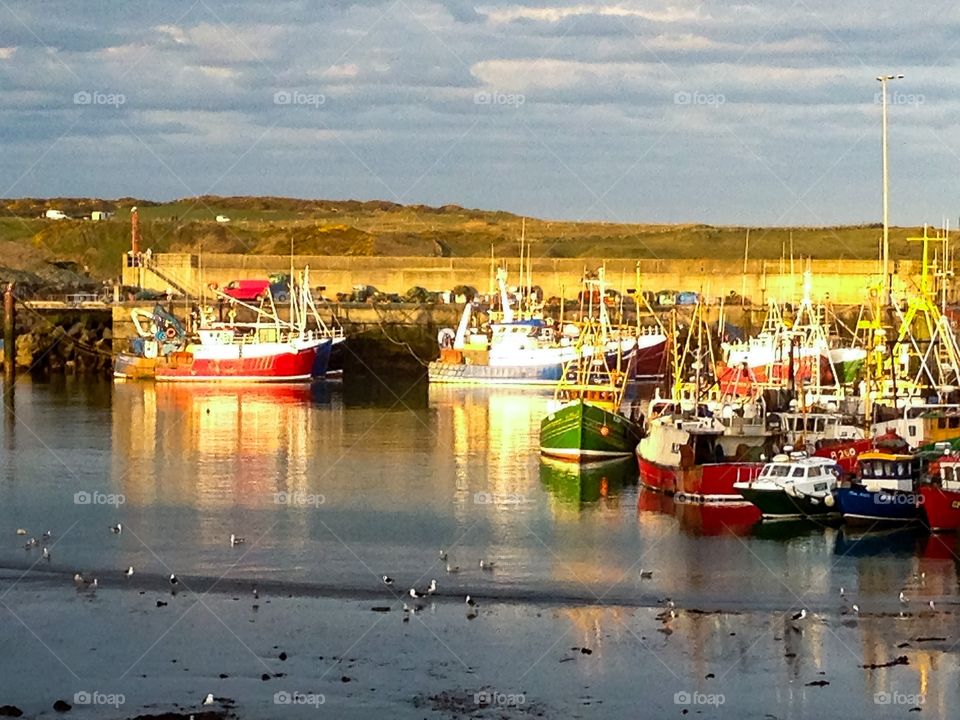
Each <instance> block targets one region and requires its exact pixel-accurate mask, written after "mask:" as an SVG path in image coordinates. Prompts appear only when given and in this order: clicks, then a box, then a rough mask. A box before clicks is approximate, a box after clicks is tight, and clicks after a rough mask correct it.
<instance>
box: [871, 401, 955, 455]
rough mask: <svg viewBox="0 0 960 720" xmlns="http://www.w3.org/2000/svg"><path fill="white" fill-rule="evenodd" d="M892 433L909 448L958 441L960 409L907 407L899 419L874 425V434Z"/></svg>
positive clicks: (926, 405) (953, 406)
mask: <svg viewBox="0 0 960 720" xmlns="http://www.w3.org/2000/svg"><path fill="white" fill-rule="evenodd" d="M890 430H893V431H894V432H896V433H897V434H898V435H899V436H900V437H902V438H904V439H905V440H906V441H907V442H908V443H909V444H910V446H911V447H917V446H918V445H926V444H929V443H935V442H940V441H942V440H952V439H954V438H957V437H960V407H957V406H956V405H941V404H922V405H910V406H907V407H906V408H904V409H903V412H902V414H901V415H900V416H899V417H896V418H893V419H886V420H882V421H879V422H876V423H874V425H873V434H874V435H880V434H883V433H884V432H889V431H890Z"/></svg>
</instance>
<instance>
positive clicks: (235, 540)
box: [230, 533, 247, 547]
mask: <svg viewBox="0 0 960 720" xmlns="http://www.w3.org/2000/svg"><path fill="white" fill-rule="evenodd" d="M246 541H247V539H246V538H242V537H237V536H236V535H234V534H233V533H230V547H234V546H235V545H243V544H244V543H245V542H246Z"/></svg>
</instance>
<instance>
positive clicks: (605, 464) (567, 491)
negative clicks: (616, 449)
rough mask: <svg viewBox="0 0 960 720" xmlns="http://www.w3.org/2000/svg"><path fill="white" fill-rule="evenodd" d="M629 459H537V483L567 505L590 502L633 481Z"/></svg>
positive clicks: (633, 475) (613, 492)
mask: <svg viewBox="0 0 960 720" xmlns="http://www.w3.org/2000/svg"><path fill="white" fill-rule="evenodd" d="M636 479H637V475H636V471H635V469H634V466H633V463H632V462H631V461H630V458H617V459H614V460H605V461H601V462H597V463H591V464H589V465H573V464H571V463H566V462H563V461H562V460H554V459H552V458H547V457H542V458H540V482H542V483H543V485H544V487H545V488H546V489H547V490H548V491H549V492H550V493H551V494H552V495H554V496H555V497H556V498H557V499H558V500H560V501H561V502H564V503H568V504H571V505H579V504H581V503H594V502H597V501H598V500H600V498H605V497H610V496H613V495H617V494H618V493H619V492H620V489H621V488H622V487H623V486H624V485H630V484H632V483H634V482H636Z"/></svg>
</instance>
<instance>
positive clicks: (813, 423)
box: [767, 412, 865, 445]
mask: <svg viewBox="0 0 960 720" xmlns="http://www.w3.org/2000/svg"><path fill="white" fill-rule="evenodd" d="M767 425H768V426H770V427H778V428H779V429H780V431H781V432H782V433H784V435H785V441H786V442H787V443H789V444H790V445H797V444H799V443H800V442H801V441H807V442H813V443H815V442H816V441H817V440H862V439H863V438H864V437H865V435H864V432H863V430H861V429H860V428H859V427H857V426H856V425H853V424H851V423H849V422H847V421H846V418H845V417H844V416H843V415H840V414H838V413H829V412H809V413H804V412H781V413H771V414H770V415H768V416H767Z"/></svg>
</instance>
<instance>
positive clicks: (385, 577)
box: [380, 575, 393, 585]
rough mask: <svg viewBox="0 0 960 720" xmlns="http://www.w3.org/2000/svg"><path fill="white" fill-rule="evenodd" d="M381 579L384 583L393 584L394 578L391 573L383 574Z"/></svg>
mask: <svg viewBox="0 0 960 720" xmlns="http://www.w3.org/2000/svg"><path fill="white" fill-rule="evenodd" d="M380 579H381V580H382V581H383V584H384V585H393V578H392V577H390V576H389V575H381V576H380Z"/></svg>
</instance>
